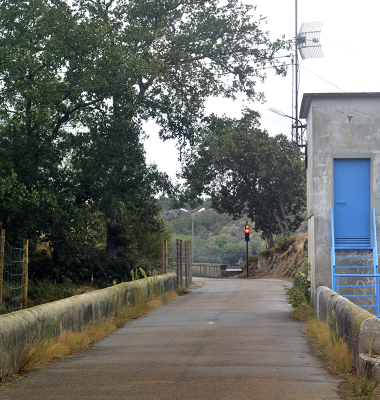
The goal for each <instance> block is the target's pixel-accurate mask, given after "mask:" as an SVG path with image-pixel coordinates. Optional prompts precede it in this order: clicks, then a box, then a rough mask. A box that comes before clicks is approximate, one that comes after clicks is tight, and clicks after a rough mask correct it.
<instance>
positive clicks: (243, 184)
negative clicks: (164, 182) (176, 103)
mask: <svg viewBox="0 0 380 400" xmlns="http://www.w3.org/2000/svg"><path fill="white" fill-rule="evenodd" d="M199 138H200V139H199V143H198V145H197V146H194V147H193V148H192V149H191V151H189V152H188V154H187V155H186V160H185V163H184V164H185V165H184V169H183V178H185V179H186V183H185V190H184V193H183V198H182V201H185V200H187V201H188V200H192V201H195V200H196V199H197V198H199V196H200V195H202V194H206V195H209V196H211V199H212V207H213V208H214V209H215V210H217V211H218V212H225V213H228V214H229V215H231V216H233V217H234V218H236V219H237V218H240V217H242V216H248V217H249V218H250V219H251V220H252V221H253V222H254V223H255V229H256V230H261V231H262V232H263V234H264V236H265V238H266V239H267V241H268V244H269V245H270V246H271V245H273V234H275V233H279V234H282V235H283V236H289V234H290V232H291V231H293V230H295V229H296V228H297V227H298V226H299V224H300V222H301V221H302V215H301V214H302V213H303V211H304V207H305V196H306V187H305V169H304V166H303V162H302V159H301V153H300V151H299V149H298V148H297V147H296V146H295V144H294V143H292V142H290V141H289V140H288V139H287V138H286V137H285V136H284V135H277V136H275V137H270V136H269V135H268V133H267V132H266V131H265V130H261V129H260V127H259V114H258V113H256V112H254V111H249V110H246V111H245V113H244V115H243V117H242V118H241V119H240V120H237V119H230V118H219V117H216V116H214V115H212V116H210V117H209V118H208V119H207V124H205V126H204V127H203V128H202V129H201V134H200V135H199Z"/></svg>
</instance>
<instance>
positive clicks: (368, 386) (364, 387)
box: [352, 377, 379, 399]
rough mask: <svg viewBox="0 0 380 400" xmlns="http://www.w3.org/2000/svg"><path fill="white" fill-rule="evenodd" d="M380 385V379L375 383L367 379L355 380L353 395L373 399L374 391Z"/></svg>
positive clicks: (353, 382)
mask: <svg viewBox="0 0 380 400" xmlns="http://www.w3.org/2000/svg"><path fill="white" fill-rule="evenodd" d="M378 384H379V378H377V379H376V381H375V382H372V383H371V382H369V381H367V379H366V378H364V377H363V378H362V379H354V380H353V381H352V393H353V395H354V396H355V397H364V398H367V399H370V398H372V395H373V391H374V390H375V389H376V387H377V386H378Z"/></svg>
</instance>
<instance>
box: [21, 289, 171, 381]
mask: <svg viewBox="0 0 380 400" xmlns="http://www.w3.org/2000/svg"><path fill="white" fill-rule="evenodd" d="M177 297H178V295H177V293H176V292H175V291H173V292H169V293H166V294H165V295H164V297H163V298H162V297H154V298H150V299H149V300H148V301H147V302H145V303H141V304H137V305H134V306H129V307H126V308H125V309H124V310H123V311H122V312H119V313H117V314H114V315H112V316H111V317H108V318H104V319H103V320H102V321H100V322H99V323H97V324H89V325H86V326H84V327H82V329H81V330H80V331H78V332H69V331H65V332H62V333H61V334H60V335H59V337H57V338H56V339H51V340H44V341H42V342H39V343H35V344H34V345H32V346H31V348H30V350H29V351H28V353H27V355H26V357H25V359H24V362H23V365H22V366H21V368H20V373H25V372H29V371H33V370H36V369H38V368H41V367H43V366H44V365H47V364H50V363H51V362H53V361H54V360H56V359H58V358H61V357H63V356H66V355H69V354H75V353H79V352H81V351H83V350H86V349H87V348H89V347H90V346H91V345H93V344H94V343H96V342H98V341H99V340H101V339H103V338H104V337H105V336H107V335H108V334H110V333H112V332H113V331H115V330H116V329H117V328H120V327H122V326H123V325H124V324H125V323H127V322H128V321H130V320H132V319H136V318H139V317H140V316H141V315H143V314H145V313H146V312H148V311H151V310H154V309H156V308H158V307H160V306H162V305H163V304H166V303H168V302H170V301H172V300H174V299H175V298H177Z"/></svg>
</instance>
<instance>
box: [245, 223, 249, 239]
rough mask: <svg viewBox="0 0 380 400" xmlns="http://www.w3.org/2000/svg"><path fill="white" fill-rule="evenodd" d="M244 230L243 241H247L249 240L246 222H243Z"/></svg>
mask: <svg viewBox="0 0 380 400" xmlns="http://www.w3.org/2000/svg"><path fill="white" fill-rule="evenodd" d="M244 232H245V241H246V242H248V241H249V225H248V224H245V228H244Z"/></svg>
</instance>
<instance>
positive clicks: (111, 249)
mask: <svg viewBox="0 0 380 400" xmlns="http://www.w3.org/2000/svg"><path fill="white" fill-rule="evenodd" d="M120 223H121V210H120V207H119V206H118V205H114V206H113V209H112V217H111V219H110V220H109V221H108V223H107V246H106V255H107V258H108V259H109V260H115V259H116V258H117V252H118V250H119V247H120V240H119V231H120Z"/></svg>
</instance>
